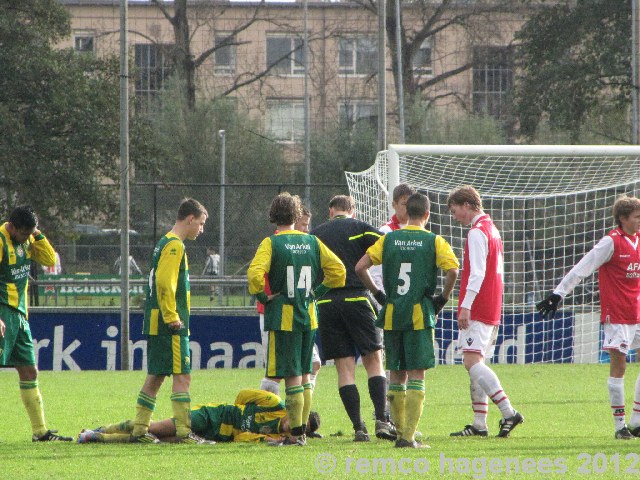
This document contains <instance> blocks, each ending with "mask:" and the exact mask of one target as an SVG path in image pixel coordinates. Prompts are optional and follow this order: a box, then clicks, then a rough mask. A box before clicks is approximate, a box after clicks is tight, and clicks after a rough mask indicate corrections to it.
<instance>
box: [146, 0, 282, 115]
mask: <svg viewBox="0 0 640 480" xmlns="http://www.w3.org/2000/svg"><path fill="white" fill-rule="evenodd" d="M152 2H153V3H154V4H155V5H156V6H157V7H158V8H159V9H160V11H161V12H162V14H163V15H164V17H165V18H166V19H167V21H168V22H169V23H170V24H171V26H172V27H173V34H174V39H175V45H174V46H173V49H172V51H171V52H170V54H171V56H172V59H173V63H174V66H175V68H176V74H177V75H178V77H179V78H180V80H181V84H182V85H183V86H184V87H183V88H184V95H185V98H186V99H187V105H188V106H189V108H191V109H193V107H194V106H195V104H196V73H197V70H198V68H199V67H200V66H201V65H202V64H203V63H204V62H206V61H207V60H208V59H209V58H210V57H211V56H212V55H213V54H214V53H215V52H216V51H217V50H219V49H221V48H227V47H230V46H238V45H242V44H243V43H244V42H239V41H237V40H236V39H237V36H238V34H239V33H241V32H243V31H245V30H247V29H248V28H250V27H251V26H252V25H253V24H255V23H256V22H257V21H259V20H261V19H262V18H261V16H260V14H261V11H262V9H263V6H264V3H265V1H264V0H262V1H261V2H260V3H259V4H258V5H256V6H255V7H254V8H253V10H252V11H251V12H250V13H249V15H247V17H246V19H244V20H243V21H239V22H238V23H236V24H235V25H234V26H233V27H232V29H231V30H230V31H228V32H226V37H225V39H224V40H223V41H222V42H220V43H217V44H214V45H212V46H210V47H208V48H205V49H204V50H203V51H202V52H200V54H199V55H197V56H196V55H194V52H193V48H192V39H193V37H194V35H195V33H196V31H197V30H198V29H200V28H202V27H203V26H207V25H209V24H210V23H211V22H212V21H213V20H215V19H216V18H219V17H221V16H223V15H224V13H225V10H226V9H227V6H228V4H226V3H215V2H213V3H209V2H207V3H196V4H193V5H191V4H190V3H189V2H188V1H187V0H174V1H172V2H165V1H163V0H152ZM188 4H189V5H190V6H189V5H188ZM189 9H191V10H193V11H194V15H191V14H190V13H189ZM270 68H271V67H269V66H267V69H265V70H263V71H260V72H257V73H256V74H254V75H252V76H250V77H249V78H237V79H236V80H235V81H234V82H233V85H232V86H231V87H230V88H227V89H226V90H225V91H224V93H223V95H228V94H229V93H231V92H233V91H235V90H237V89H239V88H241V87H243V86H246V85H248V84H250V83H253V82H256V81H258V80H260V79H261V78H262V77H263V76H264V75H266V74H267V73H268V71H269V69H270Z"/></svg>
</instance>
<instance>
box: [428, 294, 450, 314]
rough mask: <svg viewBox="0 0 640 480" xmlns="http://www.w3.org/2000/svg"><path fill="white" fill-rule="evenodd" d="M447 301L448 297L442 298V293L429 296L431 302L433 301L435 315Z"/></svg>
mask: <svg viewBox="0 0 640 480" xmlns="http://www.w3.org/2000/svg"><path fill="white" fill-rule="evenodd" d="M448 301H449V299H448V298H444V296H443V295H442V294H439V295H435V296H433V297H431V302H432V303H433V311H434V313H435V314H436V315H438V314H439V313H440V312H441V311H442V309H443V308H444V306H445V305H446V304H447V302H448Z"/></svg>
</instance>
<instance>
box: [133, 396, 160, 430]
mask: <svg viewBox="0 0 640 480" xmlns="http://www.w3.org/2000/svg"><path fill="white" fill-rule="evenodd" d="M155 409H156V398H155V397H152V396H151V395H147V394H146V393H144V392H140V393H139V394H138V402H137V405H136V418H135V420H134V421H133V430H132V432H131V435H133V436H134V437H140V436H142V435H145V434H147V433H148V432H149V425H150V424H151V417H152V416H153V411H154V410H155Z"/></svg>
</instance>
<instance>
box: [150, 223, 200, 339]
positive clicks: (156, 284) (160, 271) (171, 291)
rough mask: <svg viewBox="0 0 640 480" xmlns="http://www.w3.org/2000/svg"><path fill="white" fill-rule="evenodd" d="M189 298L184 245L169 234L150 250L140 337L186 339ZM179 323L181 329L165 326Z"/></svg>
mask: <svg viewBox="0 0 640 480" xmlns="http://www.w3.org/2000/svg"><path fill="white" fill-rule="evenodd" d="M190 308H191V294H190V288H189V263H188V261H187V253H186V251H185V247H184V243H183V242H182V240H181V239H180V238H179V237H178V236H177V235H175V234H173V233H171V232H169V233H167V234H166V235H165V236H164V237H162V238H161V239H160V241H158V243H157V244H156V247H155V248H154V250H153V257H152V260H151V271H150V272H149V284H148V285H147V287H146V300H145V310H144V323H143V333H144V334H147V335H176V334H177V335H181V336H187V335H189V312H190ZM178 320H180V321H182V324H183V326H182V328H181V329H180V330H178V331H176V330H172V329H170V328H169V327H168V324H170V323H173V322H176V321H178Z"/></svg>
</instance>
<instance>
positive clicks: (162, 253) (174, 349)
mask: <svg viewBox="0 0 640 480" xmlns="http://www.w3.org/2000/svg"><path fill="white" fill-rule="evenodd" d="M207 217H208V213H207V210H206V209H205V208H204V207H203V206H202V204H200V203H199V202H198V201H196V200H194V199H192V198H187V199H185V200H183V201H182V203H181V204H180V207H179V208H178V216H177V220H176V222H175V224H174V225H173V228H172V229H171V231H170V232H169V233H167V234H166V235H165V236H164V237H162V238H161V239H160V241H159V242H158V243H157V245H156V247H155V249H154V250H153V258H152V260H151V271H150V272H149V285H148V286H147V289H146V290H147V291H146V301H145V311H144V324H143V333H144V334H145V335H146V336H147V372H148V374H147V378H146V379H145V382H144V385H143V386H142V390H141V391H140V393H139V394H138V401H137V408H136V417H135V422H134V427H133V431H132V433H131V441H132V442H134V443H146V442H153V440H154V439H153V438H150V437H149V436H148V435H147V433H148V431H149V424H150V422H151V417H152V415H153V411H154V409H155V406H156V395H157V394H158V391H159V390H160V387H161V386H162V383H163V382H164V379H165V377H167V376H169V375H173V389H172V393H171V407H172V409H173V416H174V417H175V419H176V436H177V437H178V439H179V441H180V442H182V443H199V442H200V441H202V439H200V438H199V437H198V436H197V435H194V434H193V432H192V431H191V416H190V412H191V398H190V396H189V385H190V383H191V355H190V351H189V311H190V306H191V305H190V304H191V296H190V292H189V263H188V261H187V253H186V251H185V246H184V243H183V242H184V241H185V240H186V239H189V240H195V239H196V238H197V237H198V235H200V234H201V233H202V231H203V229H204V224H205V222H206V221H207Z"/></svg>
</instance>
